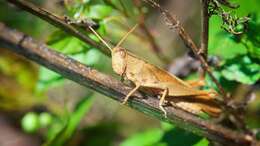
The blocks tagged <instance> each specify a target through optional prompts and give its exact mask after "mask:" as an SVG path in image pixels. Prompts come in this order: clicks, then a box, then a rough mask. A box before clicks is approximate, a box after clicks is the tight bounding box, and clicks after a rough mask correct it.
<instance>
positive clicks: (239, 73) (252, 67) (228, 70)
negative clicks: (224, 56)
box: [221, 56, 260, 84]
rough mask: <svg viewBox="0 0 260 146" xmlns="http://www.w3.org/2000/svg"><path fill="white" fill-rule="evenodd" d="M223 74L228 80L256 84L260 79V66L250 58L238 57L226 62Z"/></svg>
mask: <svg viewBox="0 0 260 146" xmlns="http://www.w3.org/2000/svg"><path fill="white" fill-rule="evenodd" d="M221 74H222V76H223V77H225V78H226V79H227V80H231V81H237V82H240V83H243V84H254V83H255V82H257V81H258V80H259V79H260V65H259V64H257V63H255V62H253V61H252V60H251V59H250V58H249V57H248V56H238V57H235V58H233V59H229V60H227V61H226V62H225V64H224V65H223V67H222V70H221Z"/></svg>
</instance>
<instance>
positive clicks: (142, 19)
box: [134, 1, 169, 64]
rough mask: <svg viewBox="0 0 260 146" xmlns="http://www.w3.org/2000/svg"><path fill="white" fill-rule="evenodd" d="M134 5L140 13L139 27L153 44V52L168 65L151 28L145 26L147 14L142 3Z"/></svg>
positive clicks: (136, 2) (167, 60)
mask: <svg viewBox="0 0 260 146" xmlns="http://www.w3.org/2000/svg"><path fill="white" fill-rule="evenodd" d="M134 4H135V6H136V7H137V9H138V11H139V25H140V28H141V29H142V30H143V32H144V33H145V35H146V37H147V39H148V41H149V43H150V44H151V47H152V50H153V52H154V53H155V54H156V55H157V57H158V58H159V59H161V61H163V62H164V63H166V64H168V63H169V59H167V58H166V56H164V55H163V54H162V49H161V48H160V47H159V45H158V44H157V43H156V40H155V38H154V36H153V35H152V33H151V31H150V30H149V28H148V27H147V26H146V24H145V14H144V13H143V11H142V10H141V7H140V3H138V1H134Z"/></svg>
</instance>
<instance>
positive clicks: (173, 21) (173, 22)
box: [143, 0, 248, 131]
mask: <svg viewBox="0 0 260 146" xmlns="http://www.w3.org/2000/svg"><path fill="white" fill-rule="evenodd" d="M143 1H144V2H146V3H148V4H150V5H151V6H152V7H154V8H157V9H159V10H160V12H161V14H162V15H163V17H164V18H165V21H166V24H167V25H168V26H169V28H170V29H176V31H177V33H178V34H179V36H180V37H181V39H182V40H183V42H184V44H185V45H186V46H187V47H188V48H190V49H191V50H192V52H193V53H194V54H195V55H196V57H197V58H198V60H199V61H200V63H201V66H202V68H203V70H204V71H205V72H207V73H208V75H209V77H210V78H211V79H212V81H213V82H214V83H215V84H216V86H217V87H218V89H219V91H220V92H221V94H222V97H223V100H224V102H222V101H220V102H219V104H221V105H222V106H223V108H225V109H226V112H227V113H228V114H231V115H232V116H233V117H234V118H235V119H236V122H235V123H234V124H236V126H237V127H238V128H240V129H242V130H244V131H248V129H247V128H246V125H245V123H244V120H243V119H242V118H241V116H240V115H239V112H238V111H237V110H236V109H234V108H233V107H231V106H230V105H228V104H229V103H230V100H231V98H229V97H228V96H227V93H226V91H225V90H224V88H223V87H222V85H221V84H220V83H219V82H218V80H217V79H216V78H215V76H214V75H213V73H212V70H211V69H210V67H209V65H208V63H207V60H205V58H206V57H205V56H204V54H202V53H201V52H200V49H199V48H198V47H197V46H196V44H195V43H194V41H193V40H192V38H191V37H190V35H189V34H188V33H187V32H186V31H185V29H184V28H183V26H182V25H181V24H180V21H179V20H178V19H177V17H176V16H175V15H172V14H171V13H170V12H169V11H168V10H166V9H164V8H162V7H161V6H160V4H158V3H156V2H155V1H154V0H143Z"/></svg>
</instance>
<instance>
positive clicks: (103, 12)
mask: <svg viewBox="0 0 260 146" xmlns="http://www.w3.org/2000/svg"><path fill="white" fill-rule="evenodd" d="M112 10H113V9H112V8H111V7H110V6H107V5H101V4H97V5H92V6H91V7H90V8H89V10H85V12H84V13H85V14H86V16H87V17H88V18H92V19H103V18H105V17H107V16H109V15H110V14H111V12H112Z"/></svg>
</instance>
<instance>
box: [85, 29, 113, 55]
mask: <svg viewBox="0 0 260 146" xmlns="http://www.w3.org/2000/svg"><path fill="white" fill-rule="evenodd" d="M88 28H89V29H90V30H91V31H92V32H93V33H94V34H95V35H96V36H97V37H98V39H100V41H101V42H102V43H103V44H105V45H106V47H107V48H108V49H109V50H110V51H111V52H112V50H113V49H112V48H111V47H110V46H109V45H108V43H107V42H106V41H105V40H104V39H103V38H102V37H101V36H100V35H99V34H98V33H97V32H96V31H95V30H94V29H93V28H92V27H91V26H89V27H88Z"/></svg>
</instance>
